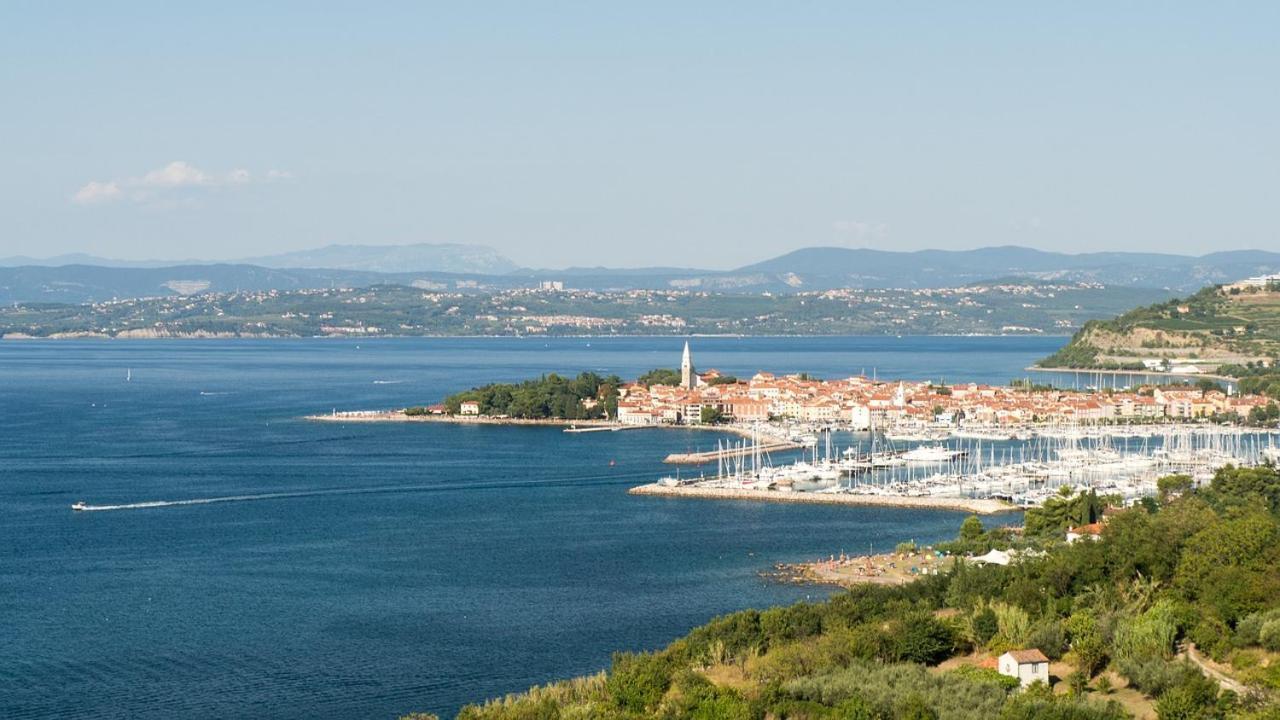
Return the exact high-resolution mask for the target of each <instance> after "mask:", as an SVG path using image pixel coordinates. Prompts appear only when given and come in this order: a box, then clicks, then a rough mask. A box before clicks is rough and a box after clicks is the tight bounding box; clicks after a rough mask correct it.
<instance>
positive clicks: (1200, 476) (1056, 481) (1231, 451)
mask: <svg viewBox="0 0 1280 720" xmlns="http://www.w3.org/2000/svg"><path fill="white" fill-rule="evenodd" d="M939 432H941V431H940V430H938V429H936V428H935V429H933V431H931V434H929V435H928V436H927V437H928V438H929V439H928V440H927V441H921V440H912V441H907V442H901V441H899V442H895V441H893V440H890V439H888V437H886V435H887V434H879V433H870V434H866V433H850V432H847V431H835V430H827V431H825V432H823V433H822V442H821V443H817V444H814V445H813V446H812V447H810V448H809V449H808V450H807V451H806V452H804V453H801V456H800V457H794V456H791V457H777V458H775V454H774V453H773V452H771V451H770V450H769V447H770V445H769V444H767V443H763V442H758V441H756V440H745V439H744V440H742V441H740V442H737V443H729V444H726V443H724V442H721V444H720V446H719V447H718V448H717V450H716V451H715V452H714V453H707V454H708V455H712V456H714V458H715V462H716V469H715V472H714V474H710V473H703V474H701V475H699V476H697V477H685V478H681V477H679V476H675V477H671V476H668V477H664V478H661V479H660V480H658V481H657V482H656V483H653V484H652V485H647V486H643V487H642V488H636V489H634V492H635V493H636V494H663V495H672V496H681V497H696V498H711V499H737V500H744V499H749V500H786V501H797V502H847V503H849V504H883V505H893V504H905V505H909V506H913V507H920V506H934V507H941V508H956V507H965V508H966V509H969V510H971V511H973V512H999V511H1001V510H1002V509H1009V508H1013V507H1034V506H1037V505H1039V504H1041V503H1042V502H1044V500H1045V499H1047V498H1049V497H1051V496H1053V495H1055V494H1058V493H1061V492H1064V491H1066V490H1070V491H1071V492H1089V491H1094V492H1097V493H1099V494H1103V495H1115V496H1119V497H1121V498H1122V499H1123V500H1124V501H1125V502H1126V503H1133V502H1136V501H1138V500H1140V499H1141V498H1143V497H1150V496H1153V495H1155V494H1156V492H1157V485H1156V481H1157V480H1158V478H1160V477H1163V476H1166V475H1172V474H1182V475H1188V476H1190V477H1191V478H1192V480H1193V482H1194V483H1195V484H1197V485H1200V484H1204V483H1207V482H1209V481H1210V480H1211V479H1212V477H1213V473H1214V472H1215V471H1216V470H1217V469H1219V468H1221V467H1223V466H1226V465H1236V466H1253V465H1259V464H1262V463H1267V462H1272V463H1274V462H1276V461H1277V459H1280V442H1278V437H1280V436H1278V435H1277V433H1275V432H1274V431H1261V430H1254V429H1250V428H1242V427H1236V426H1216V425H1208V424H1194V425H1193V424H1164V425H1134V426H1050V427H1044V428H1038V429H1030V428H1024V429H1021V430H1020V431H1018V432H1014V433H1009V434H1006V435H994V434H993V435H991V436H989V437H988V436H984V435H981V434H975V433H972V432H970V433H956V434H954V435H951V436H950V437H948V438H947V439H946V440H938V439H936V438H937V437H938V436H939V435H938V433H939ZM837 437H839V438H840V439H841V440H843V441H845V443H846V444H845V447H844V448H843V449H838V448H837V447H836V445H837V444H839V443H838V441H837V440H836V438H837ZM898 437H901V435H899V436H898ZM918 437H926V436H925V435H920V436H918ZM991 438H997V439H991ZM869 498H874V500H868V499H869ZM971 501H981V502H980V503H978V504H971Z"/></svg>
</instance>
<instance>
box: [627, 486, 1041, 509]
mask: <svg viewBox="0 0 1280 720" xmlns="http://www.w3.org/2000/svg"><path fill="white" fill-rule="evenodd" d="M627 493H628V494H630V495H651V496H658V497H679V498H696V499H701V500H749V501H753V502H759V501H761V500H763V501H766V502H792V503H810V504H817V505H854V506H863V507H899V508H917V509H922V510H955V511H957V512H968V513H974V514H976V515H995V514H997V513H1005V512H1016V511H1018V510H1019V508H1018V507H1016V506H1014V505H1011V504H1009V503H1007V502H1004V501H1003V500H996V499H994V498H964V497H915V496H909V495H860V494H856V493H811V492H783V491H778V490H755V489H745V488H714V487H699V486H691V485H677V486H674V487H670V486H666V485H659V484H658V483H651V484H649V485H640V486H638V487H633V488H631V489H630V490H628V491H627Z"/></svg>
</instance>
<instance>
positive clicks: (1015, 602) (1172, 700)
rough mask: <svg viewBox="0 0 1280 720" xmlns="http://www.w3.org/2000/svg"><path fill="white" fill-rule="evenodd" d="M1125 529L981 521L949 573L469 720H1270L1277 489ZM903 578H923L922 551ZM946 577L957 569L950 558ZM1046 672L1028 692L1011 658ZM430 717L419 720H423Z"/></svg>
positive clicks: (707, 635)
mask: <svg viewBox="0 0 1280 720" xmlns="http://www.w3.org/2000/svg"><path fill="white" fill-rule="evenodd" d="M1160 488H1161V495H1160V499H1159V500H1158V501H1157V500H1155V499H1152V498H1148V499H1147V500H1145V501H1144V502H1142V503H1140V504H1139V505H1137V506H1135V507H1133V508H1130V509H1127V510H1122V511H1112V512H1110V513H1107V515H1106V516H1102V517H1104V520H1103V524H1102V525H1101V526H1100V527H1101V532H1100V536H1098V539H1097V540H1096V541H1092V542H1091V541H1088V540H1084V541H1080V542H1076V543H1074V544H1071V543H1066V542H1064V535H1065V531H1066V530H1067V528H1068V527H1070V526H1079V525H1082V524H1085V523H1089V522H1093V521H1096V520H1098V519H1099V518H1100V516H1101V512H1102V509H1103V508H1104V507H1106V505H1107V504H1108V499H1106V498H1100V497H1098V496H1096V495H1093V494H1089V495H1075V496H1070V495H1063V496H1059V497H1057V498H1053V499H1050V500H1049V501H1048V502H1047V503H1046V504H1045V506H1044V507H1043V508H1037V509H1032V510H1029V511H1028V512H1027V515H1026V518H1025V525H1026V527H1025V532H1023V533H1022V534H1015V533H1012V532H1010V531H1009V530H1007V529H1002V528H997V529H993V530H987V529H986V528H984V527H983V525H982V523H981V522H980V521H979V520H978V519H977V518H976V517H971V518H969V519H967V520H965V521H964V523H963V524H962V525H961V527H960V530H959V534H958V536H957V538H956V540H955V541H953V542H950V543H944V544H942V545H940V546H939V547H937V548H934V549H935V550H938V551H941V552H944V553H948V554H950V555H952V556H961V557H963V556H968V555H981V554H983V553H986V552H987V551H989V550H991V549H993V548H996V549H1007V550H1011V551H1012V554H1013V556H1014V561H1013V562H1012V563H1011V564H1009V565H1007V566H1001V565H981V564H978V563H976V562H972V561H963V560H962V561H957V562H955V563H954V564H953V565H952V564H950V563H949V562H945V561H944V559H942V558H940V557H939V556H937V555H933V554H932V553H928V552H926V553H925V556H927V557H928V560H925V561H923V562H924V564H925V565H926V567H927V566H928V565H931V564H934V563H939V564H942V565H944V566H945V567H944V568H943V569H941V570H940V571H937V572H929V573H920V575H921V577H920V578H919V579H917V580H915V581H914V582H909V583H907V584H904V585H897V586H889V585H877V584H862V585H857V586H855V587H854V588H853V589H852V590H850V591H848V592H844V593H840V594H837V595H835V596H834V597H832V598H831V599H830V600H828V601H826V602H821V603H814V604H808V603H800V604H797V605H793V606H790V607H777V608H771V609H768V610H763V611H758V610H744V611H742V612H738V613H734V614H732V615H727V616H724V617H719V618H716V619H714V620H712V621H711V622H710V623H708V624H706V625H704V626H702V627H699V628H696V629H694V630H693V631H692V632H690V633H689V634H688V635H687V636H685V637H683V638H680V639H678V640H676V641H675V642H672V643H671V644H670V645H668V646H667V647H666V648H664V649H661V650H657V651H654V652H651V653H616V654H615V655H614V656H613V659H612V662H611V663H610V667H609V669H608V671H607V672H601V673H599V674H597V675H594V676H589V677H583V678H578V679H576V680H571V681H565V682H559V683H554V684H551V685H546V686H543V687H537V688H533V689H531V690H529V691H528V692H526V693H522V694H518V695H511V696H508V697H506V698H502V699H496V700H492V701H490V702H487V703H484V704H480V705H471V706H468V707H466V708H463V709H462V711H461V712H460V713H459V714H458V718H459V719H460V720H525V719H528V718H602V719H612V720H640V718H669V719H671V720H682V719H685V718H688V719H703V720H770V719H773V720H822V719H830V720H836V719H842V720H848V719H855V720H907V719H910V720H916V719H921V720H993V719H994V720H1119V719H1120V718H1129V717H1135V716H1136V717H1142V718H1151V717H1157V716H1158V717H1159V718H1162V719H1165V720H1173V719H1175V718H1177V719H1187V720H1191V719H1196V720H1268V719H1271V718H1275V717H1277V705H1276V697H1277V696H1276V691H1277V690H1278V689H1280V569H1278V568H1280V543H1277V539H1280V475H1277V472H1276V470H1275V468H1267V467H1264V468H1257V469H1245V468H1240V469H1236V468H1230V467H1228V468H1224V469H1223V470H1220V471H1218V473H1217V475H1216V476H1215V477H1214V479H1213V482H1212V484H1211V485H1206V486H1203V487H1201V488H1198V489H1196V488H1193V487H1192V484H1191V478H1189V477H1185V476H1171V477H1168V478H1164V479H1162V480H1161V481H1160ZM897 555H898V559H899V561H900V562H902V563H906V562H908V558H915V559H912V560H911V562H921V560H919V559H918V557H919V556H917V555H916V548H915V547H914V545H913V544H911V543H904V544H903V546H899V550H898V553H897ZM945 560H947V561H949V560H950V558H946V559H945ZM1023 649H1034V650H1038V651H1040V652H1041V653H1043V656H1042V657H1044V658H1047V659H1048V660H1049V663H1048V668H1047V673H1046V675H1047V676H1048V681H1049V684H1050V685H1051V686H1052V687H1049V686H1046V685H1045V684H1044V683H1042V682H1037V683H1035V684H1032V685H1031V686H1030V687H1029V688H1027V689H1025V690H1022V691H1018V690H1017V685H1018V683H1017V681H1016V680H1013V679H1011V678H1009V677H1006V676H1003V675H1001V674H999V673H998V672H997V671H996V670H994V669H992V663H993V661H994V659H995V658H996V657H998V656H1000V655H1001V654H1002V653H1004V652H1006V651H1010V650H1023ZM428 717H433V716H429V715H414V716H408V717H407V718H406V720H408V718H416V719H417V720H424V719H425V718H428Z"/></svg>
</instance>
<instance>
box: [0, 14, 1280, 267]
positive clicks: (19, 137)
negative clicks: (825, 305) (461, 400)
mask: <svg viewBox="0 0 1280 720" xmlns="http://www.w3.org/2000/svg"><path fill="white" fill-rule="evenodd" d="M1277 21H1280V7H1278V6H1274V5H1272V4H1268V3H1241V4H1235V5H1232V6H1230V8H1221V7H1197V6H1190V5H1186V6H1182V5H1178V6H1174V5H1161V6H1158V7H1153V8H1145V9H1144V8H1139V7H1136V6H1125V7H1117V6H1113V5H1110V4H1105V5H1104V4H1093V5H1087V6H1083V7H1082V6H1072V7H1069V8H1046V7H1032V6H1025V5H1021V4H1016V3H993V4H986V5H983V6H960V5H953V4H943V3H938V4H925V5H916V6H911V7H905V6H894V7H885V6H879V5H871V4H846V3H817V4H811V5H806V6H804V8H803V9H798V8H796V7H782V6H776V7H766V6H763V5H755V4H751V5H741V4H732V5H730V4H718V3H712V4H704V5H699V6H697V7H689V6H686V5H684V4H674V3H658V4H650V5H646V6H644V7H643V8H617V7H591V6H578V5H567V4H556V5H547V6H536V7H535V6H528V5H525V4H518V3H507V4H495V5H488V6H485V7H461V6H440V7H435V8H429V9H424V8H422V7H419V6H416V5H411V4H395V3H393V4H389V5H384V6H382V7H380V8H378V9H376V10H370V9H369V8H367V7H365V6H361V5H355V4H352V5H348V6H344V5H342V4H334V3H286V4H274V5H272V6H270V7H259V6H257V5H251V4H247V3H237V2H228V3H222V4H219V5H217V6H214V7H202V8H191V7H179V6H169V5H166V4H163V3H147V2H137V3H129V4H125V5H116V6H107V5H100V4H89V3H64V4H57V5H42V4H22V5H8V6H6V7H4V8H0V26H2V27H0V38H2V39H3V42H2V43H0V60H2V61H3V62H0V92H3V93H4V96H5V97H6V98H8V99H10V103H8V105H9V106H8V107H7V111H6V113H4V114H3V116H0V137H3V138H5V140H6V143H5V145H6V147H5V159H6V162H5V163H4V165H3V166H0V217H3V218H4V219H5V221H6V222H5V223H4V232H3V235H2V236H0V257H6V256H16V255H26V256H32V257H37V258H40V257H50V256H56V255H61V254H68V253H87V254H93V255H98V256H103V257H110V258H118V259H121V260H131V261H138V260H151V259H160V260H168V259H174V260H183V259H188V258H190V259H201V260H228V259H237V258H244V257H253V256H263V255H273V254H277V253H283V252H290V251H299V250H309V249H314V248H318V247H321V246H326V245H331V244H349V245H404V244H412V243H419V242H423V243H459V244H468V245H483V246H489V247H492V248H494V249H495V250H496V251H497V252H499V253H501V254H502V255H505V256H506V257H508V258H510V259H511V260H512V261H514V262H515V263H517V264H518V265H521V266H525V267H547V268H554V267H566V266H597V265H603V266H610V267H640V266H675V267H696V268H707V269H729V268H734V267H739V266H742V265H747V264H751V263H754V262H758V261H761V260H764V259H767V258H770V257H774V256H777V255H780V254H782V253H785V252H788V251H790V250H794V249H798V248H802V247H812V246H835V247H867V248H875V249H881V250H919V249H926V248H933V249H952V250H958V249H971V248H976V247H988V246H1000V245H1020V246H1025V247H1033V248H1038V249H1042V250H1050V251H1057V252H1071V253H1080V252H1097V251H1107V250H1125V251H1135V252H1166V253H1176V254H1189V255H1203V254H1205V253H1207V252H1212V251H1214V250H1222V249H1271V248H1276V247H1280V242H1278V241H1277V240H1278V238H1277V232H1276V219H1275V213H1274V209H1273V208H1274V206H1275V194H1276V191H1275V188H1276V187H1280V163H1277V159H1280V158H1278V157H1277V156H1280V152H1278V151H1280V140H1277V138H1276V136H1275V133H1274V131H1273V128H1274V127H1276V126H1277V125H1278V124H1280V112H1278V111H1280V97H1278V93H1277V90H1276V88H1277V87H1280V83H1277V79H1278V78H1277V76H1278V75H1280V72H1277V71H1280V49H1277V47H1276V46H1275V43H1274V42H1273V37H1272V32H1271V31H1272V29H1273V28H1274V27H1276V26H1277Z"/></svg>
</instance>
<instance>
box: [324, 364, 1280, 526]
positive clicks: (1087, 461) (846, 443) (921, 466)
mask: <svg viewBox="0 0 1280 720" xmlns="http://www.w3.org/2000/svg"><path fill="white" fill-rule="evenodd" d="M1277 417H1280V409H1278V408H1277V406H1276V402H1275V400H1274V399H1271V398H1269V397H1267V396H1265V395H1261V394H1241V393H1239V392H1235V391H1234V390H1233V389H1232V388H1231V386H1229V385H1228V386H1225V387H1224V386H1223V385H1221V384H1219V383H1217V382H1215V381H1213V380H1210V379H1207V378H1201V379H1200V380H1199V381H1198V382H1197V384H1196V385H1188V384H1186V383H1185V382H1184V383H1172V384H1155V385H1143V386H1138V387H1119V388H1114V387H1113V388H1101V387H1093V388H1085V389H1083V390H1076V389H1060V388H1055V387H1051V386H1048V385H1032V384H1030V383H1028V382H1026V381H1018V382H1014V383H1011V384H1010V385H1008V386H993V385H984V384H977V383H952V384H943V383H934V382H928V381H919V380H917V381H905V380H881V379H879V378H877V377H875V376H874V375H873V376H872V377H867V376H866V375H865V374H864V373H860V374H857V375H853V376H850V377H846V378H839V379H819V378H815V377H811V376H809V375H807V374H803V373H797V374H785V375H778V374H774V373H769V372H757V373H755V374H753V375H752V376H751V377H749V378H746V379H739V378H737V377H734V376H732V375H728V374H725V373H722V372H720V371H718V370H714V369H709V370H705V371H699V370H698V369H697V368H696V366H695V363H694V356H693V351H692V348H691V347H690V345H689V343H688V342H686V343H685V344H684V348H683V352H682V355H681V362H680V367H679V370H678V371H677V370H655V371H653V372H651V373H648V374H646V375H644V376H641V377H640V378H638V379H636V380H634V381H631V382H623V381H621V380H618V379H617V378H613V377H611V378H601V377H599V376H596V375H594V374H591V373H584V374H582V375H581V376H579V377H578V378H576V379H567V378H561V377H559V376H556V375H550V376H544V377H543V378H542V379H541V380H534V381H529V382H526V383H525V384H523V385H520V386H511V385H507V386H486V387H484V388H476V389H473V390H470V391H465V392H461V393H458V394H456V395H454V396H451V397H450V398H448V399H447V400H446V401H445V402H443V403H437V404H434V405H430V406H425V407H422V406H415V407H411V408H406V409H403V410H385V411H349V412H339V411H337V410H336V409H335V410H334V411H333V412H332V413H330V414H322V415H316V416H312V419H315V420H323V421H339V422H347V421H437V422H452V423H485V424H560V425H568V427H566V428H565V431H566V432H575V433H588V432H599V431H608V430H613V431H617V430H628V429H637V430H638V429H644V428H689V429H695V428H700V429H709V430H718V431H721V432H722V436H720V437H719V438H718V439H717V440H716V442H715V445H714V447H713V448H710V449H704V450H700V451H696V452H694V451H691V452H683V453H672V454H671V455H668V456H667V458H666V462H667V463H671V464H675V465H684V466H690V467H691V468H692V469H691V471H687V472H685V471H677V472H676V473H674V474H673V475H669V476H666V477H662V478H654V480H653V481H652V482H649V483H645V484H642V485H639V486H637V487H634V488H632V489H631V493H632V494H634V495H651V496H652V495H656V496H668V497H685V498H699V499H720V500H749V501H783V502H805V503H830V504H848V505H877V506H897V507H913V508H935V509H951V510H961V511H965V512H972V513H978V514H991V513H999V512H1004V511H1008V510H1013V509H1017V508H1019V507H1034V506H1037V505H1039V504H1041V503H1042V502H1044V501H1045V500H1046V499H1047V498H1050V497H1053V496H1054V495H1055V494H1057V493H1061V492H1075V491H1095V492H1104V493H1107V494H1109V495H1114V496H1118V497H1120V498H1121V499H1122V501H1123V502H1130V503H1131V502H1137V501H1139V500H1140V499H1141V498H1143V497H1149V496H1152V495H1154V494H1155V493H1156V491H1157V488H1156V480H1157V479H1158V478H1159V477H1161V476H1163V475H1167V474H1170V473H1180V474H1186V475H1188V476H1190V477H1192V478H1193V479H1194V480H1195V481H1197V482H1201V481H1207V480H1208V479H1209V478H1210V477H1211V476H1212V474H1213V472H1214V471H1216V470H1217V469H1218V468H1220V467H1222V466H1224V465H1237V466H1249V465H1257V464H1260V463H1265V462H1275V461H1277V460H1280V447H1277V434H1276V431H1275V430H1274V428H1275V426H1276V424H1277V423H1276V420H1277ZM723 434H728V435H729V436H730V437H733V436H735V435H736V436H737V438H738V440H736V441H734V440H726V439H724V437H723ZM712 466H714V469H712Z"/></svg>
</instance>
